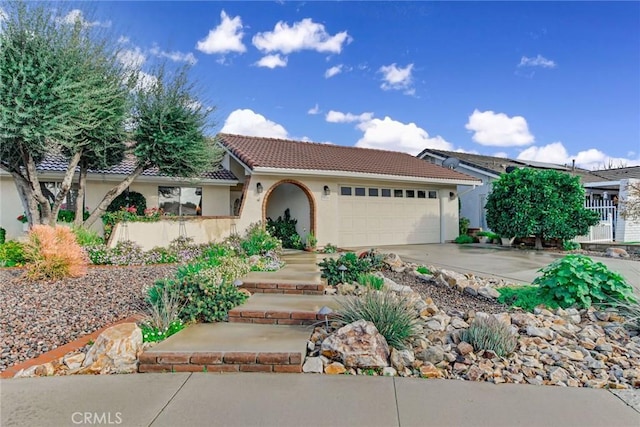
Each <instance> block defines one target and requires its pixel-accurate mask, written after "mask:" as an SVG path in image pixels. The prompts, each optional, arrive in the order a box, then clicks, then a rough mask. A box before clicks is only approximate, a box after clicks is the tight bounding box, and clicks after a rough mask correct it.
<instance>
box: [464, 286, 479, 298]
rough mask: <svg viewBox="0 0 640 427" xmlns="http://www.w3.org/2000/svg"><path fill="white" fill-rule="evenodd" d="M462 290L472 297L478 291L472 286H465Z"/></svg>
mask: <svg viewBox="0 0 640 427" xmlns="http://www.w3.org/2000/svg"><path fill="white" fill-rule="evenodd" d="M462 292H463V293H465V294H467V295H471V296H472V297H475V296H476V295H478V291H476V290H475V289H474V288H473V287H472V286H465V288H464V289H463V290H462Z"/></svg>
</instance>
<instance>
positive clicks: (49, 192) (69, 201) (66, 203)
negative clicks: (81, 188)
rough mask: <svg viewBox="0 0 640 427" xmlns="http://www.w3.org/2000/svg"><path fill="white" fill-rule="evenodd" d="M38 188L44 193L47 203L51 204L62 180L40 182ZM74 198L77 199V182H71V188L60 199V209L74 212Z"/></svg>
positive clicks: (58, 191) (60, 187) (60, 186)
mask: <svg viewBox="0 0 640 427" xmlns="http://www.w3.org/2000/svg"><path fill="white" fill-rule="evenodd" d="M40 189H41V190H42V194H44V197H46V198H47V200H48V201H49V203H50V204H53V203H54V202H55V200H56V196H57V195H58V193H60V190H61V189H62V182H41V183H40ZM76 200H78V184H71V189H69V192H68V193H67V195H66V196H65V198H64V200H63V201H62V205H60V209H66V210H69V211H73V212H75V210H76Z"/></svg>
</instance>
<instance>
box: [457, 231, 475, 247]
mask: <svg viewBox="0 0 640 427" xmlns="http://www.w3.org/2000/svg"><path fill="white" fill-rule="evenodd" d="M454 243H458V244H460V245H464V244H467V243H473V237H471V236H469V235H468V234H461V235H459V236H458V237H456V238H455V239H454Z"/></svg>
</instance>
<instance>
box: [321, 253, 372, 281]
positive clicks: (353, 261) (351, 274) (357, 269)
mask: <svg viewBox="0 0 640 427" xmlns="http://www.w3.org/2000/svg"><path fill="white" fill-rule="evenodd" d="M318 265H319V266H320V269H321V270H322V277H324V278H326V279H327V283H329V284H330V285H337V284H338V283H351V282H354V281H356V280H357V279H358V276H359V275H361V274H363V273H369V272H371V271H372V270H373V264H372V262H371V259H370V258H369V257H364V258H358V256H357V255H356V254H355V253H353V252H347V253H345V254H343V255H340V257H339V258H338V259H333V258H325V259H323V260H322V261H320V262H319V263H318ZM340 266H344V267H345V268H346V270H344V271H341V270H340Z"/></svg>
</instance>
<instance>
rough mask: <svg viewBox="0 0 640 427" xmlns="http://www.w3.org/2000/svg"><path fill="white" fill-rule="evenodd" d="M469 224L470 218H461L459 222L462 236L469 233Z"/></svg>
mask: <svg viewBox="0 0 640 427" xmlns="http://www.w3.org/2000/svg"><path fill="white" fill-rule="evenodd" d="M469 224H471V221H469V218H465V217H463V216H461V217H460V219H459V220H458V231H459V234H460V235H461V236H464V235H466V234H467V232H468V231H469Z"/></svg>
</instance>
